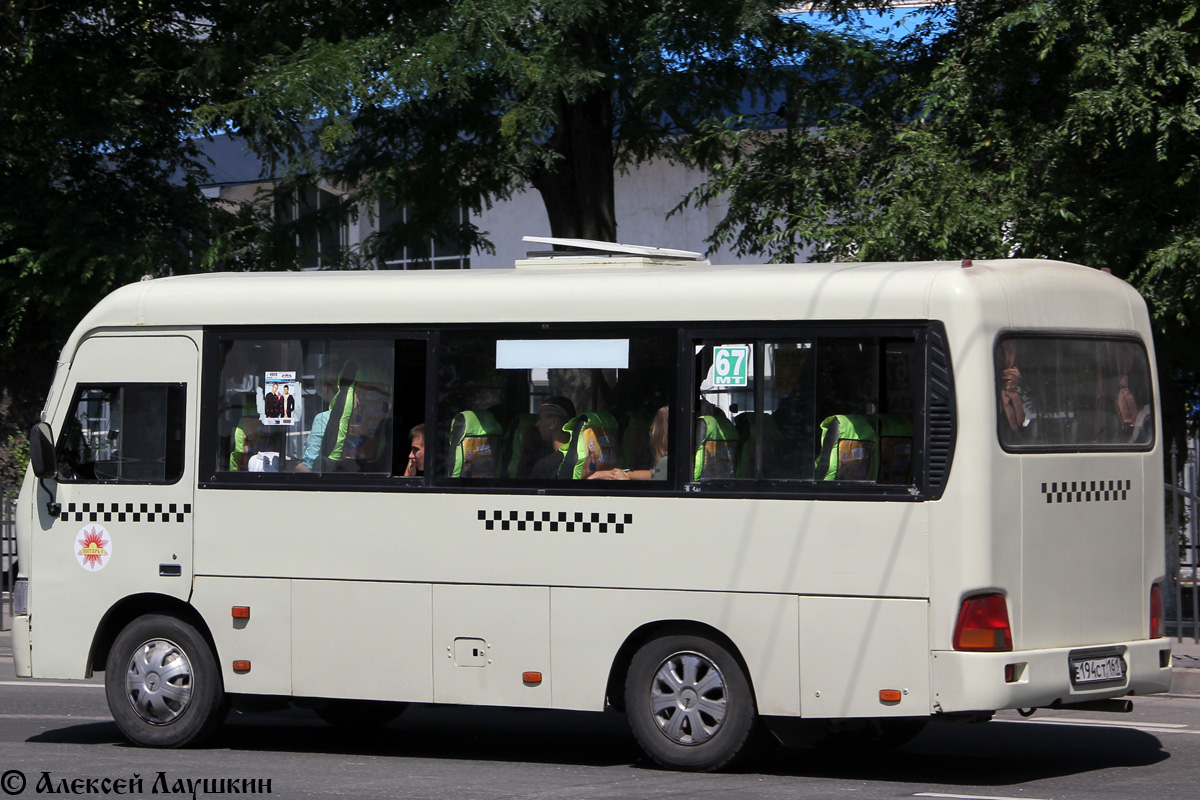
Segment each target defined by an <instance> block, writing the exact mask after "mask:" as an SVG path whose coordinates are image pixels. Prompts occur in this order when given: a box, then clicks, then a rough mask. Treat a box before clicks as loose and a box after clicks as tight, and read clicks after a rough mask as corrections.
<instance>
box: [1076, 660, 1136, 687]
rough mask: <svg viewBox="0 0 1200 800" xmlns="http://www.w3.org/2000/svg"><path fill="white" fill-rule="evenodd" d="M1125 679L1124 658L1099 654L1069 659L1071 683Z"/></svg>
mask: <svg viewBox="0 0 1200 800" xmlns="http://www.w3.org/2000/svg"><path fill="white" fill-rule="evenodd" d="M1124 679H1125V659H1123V658H1121V657H1120V656H1100V657H1092V658H1072V659H1071V683H1074V684H1080V683H1103V682H1106V681H1120V680H1124Z"/></svg>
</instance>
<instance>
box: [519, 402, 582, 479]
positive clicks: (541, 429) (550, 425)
mask: <svg viewBox="0 0 1200 800" xmlns="http://www.w3.org/2000/svg"><path fill="white" fill-rule="evenodd" d="M574 417H575V404H574V403H572V402H571V401H570V399H569V398H566V397H562V396H560V395H556V396H554V397H548V398H546V401H545V402H544V403H542V405H541V408H539V409H538V423H537V429H538V433H540V434H541V435H542V440H543V441H545V442H546V443H547V444H548V445H549V446H550V448H551V451H550V453H549V454H547V455H545V456H543V457H542V458H540V459H538V462H537V463H536V464H534V465H533V470H531V471H530V473H529V477H530V478H533V479H534V480H551V479H553V478H556V477H558V468H559V466H560V465H561V464H562V461H563V455H564V454H563V448H564V447H566V446H567V443H568V442H570V441H571V435H570V434H569V433H567V432H566V431H564V430H563V425H564V424H566V423H567V422H568V421H570V420H571V419H573V418H574Z"/></svg>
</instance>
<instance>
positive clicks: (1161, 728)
mask: <svg viewBox="0 0 1200 800" xmlns="http://www.w3.org/2000/svg"><path fill="white" fill-rule="evenodd" d="M996 722H1008V723H1012V724H1015V725H1058V726H1071V725H1074V726H1078V727H1080V728H1102V729H1103V728H1108V729H1112V728H1117V729H1121V730H1129V731H1141V732H1142V733H1157V734H1164V735H1165V734H1174V733H1184V734H1188V735H1190V736H1200V731H1194V730H1190V729H1188V726H1187V725H1179V724H1176V723H1170V722H1108V721H1106V720H1099V719H1070V718H1068V717H1043V718H1042V719H1028V720H1024V719H998V720H996Z"/></svg>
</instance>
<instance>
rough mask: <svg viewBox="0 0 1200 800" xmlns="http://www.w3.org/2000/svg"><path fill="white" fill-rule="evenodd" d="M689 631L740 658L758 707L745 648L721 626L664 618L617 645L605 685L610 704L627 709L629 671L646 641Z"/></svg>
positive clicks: (647, 624) (644, 626)
mask: <svg viewBox="0 0 1200 800" xmlns="http://www.w3.org/2000/svg"><path fill="white" fill-rule="evenodd" d="M686 635H696V636H703V637H705V638H707V639H711V640H712V641H714V642H716V643H717V644H719V645H721V646H722V647H724V648H725V649H726V650H728V651H729V654H730V655H732V656H733V657H734V659H736V660H737V663H738V666H739V667H741V669H742V673H743V674H744V675H745V676H746V682H747V683H748V684H749V685H750V696H751V699H752V700H753V701H754V704H755V707H757V705H758V698H757V696H756V695H755V690H754V675H753V674H752V673H751V672H750V667H749V665H747V663H746V659H745V658H744V657H743V656H742V651H741V649H740V648H739V647H738V646H737V644H735V643H734V641H733V640H732V639H730V638H729V637H728V636H727V635H725V633H724V632H722V631H721V630H720V629H719V628H715V627H713V626H712V625H709V624H708V623H705V622H698V621H696V620H688V619H664V620H655V621H653V622H647V623H645V624H643V625H641V626H640V627H638V628H637V629H636V630H634V631H633V632H632V633H630V634H629V635H628V636H627V637H625V641H624V642H622V643H621V646H620V647H619V648H618V649H617V653H616V655H615V656H614V657H613V662H612V666H611V667H609V670H608V683H607V685H606V686H605V696H606V698H607V702H608V705H609V706H611V707H612V708H614V709H616V710H617V711H622V712H623V711H625V675H626V673H627V672H629V666H630V664H631V663H632V661H633V656H634V654H635V653H637V651H638V650H639V649H640V648H641V647H642V646H643V645H645V644H646V643H647V642H650V641H653V640H654V639H659V638H662V637H664V636H686Z"/></svg>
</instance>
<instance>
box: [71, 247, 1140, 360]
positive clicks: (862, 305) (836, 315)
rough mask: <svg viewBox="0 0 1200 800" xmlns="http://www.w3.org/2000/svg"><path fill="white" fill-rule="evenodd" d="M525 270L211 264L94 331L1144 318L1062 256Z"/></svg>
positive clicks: (119, 301)
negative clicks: (276, 268) (217, 269)
mask: <svg viewBox="0 0 1200 800" xmlns="http://www.w3.org/2000/svg"><path fill="white" fill-rule="evenodd" d="M519 266H520V268H517V269H479V268H476V269H470V270H415V271H386V270H361V271H352V272H341V271H303V272H301V271H294V272H243V273H205V274H198V275H185V276H177V277H169V278H159V279H154V280H145V281H142V282H139V283H135V284H131V285H129V286H125V287H122V288H120V289H117V290H116V291H114V292H112V293H111V294H110V295H109V296H108V297H106V298H104V299H103V300H102V301H100V303H98V304H97V305H96V307H95V308H94V309H93V310H92V311H91V312H89V313H88V315H87V316H86V317H85V318H84V319H83V321H81V323H80V325H79V326H78V327H77V328H76V330H75V332H74V334H73V335H72V337H71V339H70V340H69V341H68V342H67V347H66V348H64V353H63V357H64V360H68V361H69V360H70V354H71V353H73V352H74V348H75V346H77V344H78V341H79V340H80V339H81V338H82V337H84V336H87V335H88V334H89V332H91V331H97V330H112V329H127V328H143V329H144V328H146V327H164V328H174V329H194V328H198V327H203V326H209V325H263V324H272V323H274V324H282V323H287V324H306V325H325V324H359V323H361V324H401V323H403V324H417V325H419V324H429V325H433V324H454V323H506V322H526V323H529V322H538V323H541V322H548V323H556V322H561V323H571V322H577V323H588V322H634V321H638V322H646V321H679V322H688V321H692V322H706V321H713V322H716V321H721V322H736V321H745V322H747V323H756V322H758V323H760V322H764V321H785V320H786V321H799V320H854V321H871V320H921V319H930V318H936V319H941V318H944V316H945V315H946V314H950V313H952V312H953V311H954V310H955V309H957V310H958V311H959V312H960V313H961V312H963V311H965V310H971V309H974V311H972V312H971V313H975V314H978V315H981V316H982V317H986V318H988V319H990V320H991V322H992V324H993V325H995V326H997V327H1004V326H1010V325H1011V326H1017V327H1041V328H1056V329H1057V328H1081V329H1097V330H1111V329H1119V330H1126V331H1129V330H1140V329H1141V328H1142V325H1143V322H1144V320H1142V318H1143V317H1145V304H1144V303H1143V302H1142V300H1141V298H1140V296H1139V295H1138V294H1137V293H1136V291H1134V290H1133V288H1132V287H1130V286H1129V285H1128V284H1127V283H1125V282H1124V281H1122V280H1119V279H1117V278H1114V277H1112V276H1110V275H1107V274H1104V273H1102V272H1100V271H1098V270H1094V269H1090V268H1087V267H1082V266H1079V265H1076V264H1067V263H1063V262H1057V261H1041V260H1027V259H1013V260H997V261H975V262H973V263H972V262H969V261H962V262H960V261H953V262H902V263H883V262H879V263H838V264H767V265H726V266H722V265H710V264H705V263H700V262H695V261H670V260H666V261H663V260H659V259H650V258H646V257H637V256H630V257H620V256H610V257H607V258H604V257H601V258H595V259H587V258H580V259H565V260H558V259H548V260H547V264H546V265H545V266H542V265H540V264H538V263H537V262H530V261H526V262H521V263H520V265H519Z"/></svg>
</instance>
